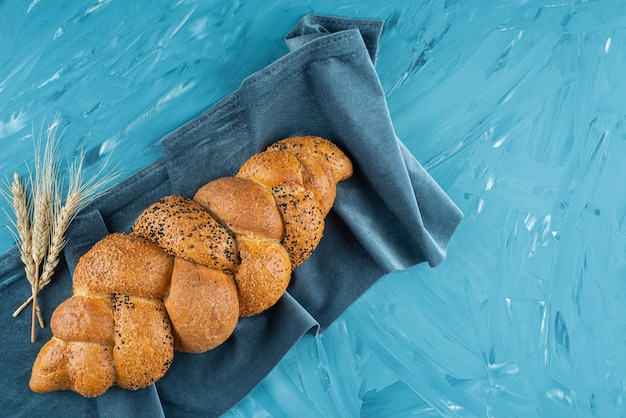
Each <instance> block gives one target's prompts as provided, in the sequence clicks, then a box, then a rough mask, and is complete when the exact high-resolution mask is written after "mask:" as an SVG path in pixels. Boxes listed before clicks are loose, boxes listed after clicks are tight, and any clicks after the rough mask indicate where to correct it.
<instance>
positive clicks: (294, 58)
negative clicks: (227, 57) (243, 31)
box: [0, 15, 462, 417]
mask: <svg viewBox="0 0 626 418" xmlns="http://www.w3.org/2000/svg"><path fill="white" fill-rule="evenodd" d="M382 28H383V22H382V21H374V20H365V19H349V18H340V17H332V16H320V15H307V16H305V17H303V18H302V20H301V21H300V22H299V23H298V24H297V25H296V26H295V27H294V28H293V30H291V31H290V32H289V33H288V34H287V36H286V37H285V41H286V43H287V45H288V47H289V49H290V52H289V53H288V54H287V55H285V56H284V57H282V58H280V59H278V60H277V61H275V62H274V63H272V64H270V65H268V66H267V67H265V68H264V69H262V70H260V71H258V72H257V73H254V74H252V75H250V76H249V77H248V78H246V79H245V80H243V82H242V83H241V86H240V88H239V89H237V90H236V91H234V92H233V93H232V94H230V95H229V96H227V97H225V98H224V99H223V100H221V101H220V102H218V103H217V104H215V105H214V106H212V107H210V108H209V109H208V110H206V111H205V112H204V113H202V114H201V115H199V116H198V117H196V118H194V119H193V120H191V121H190V122H188V123H186V124H185V125H183V126H181V127H180V128H178V129H177V130H175V131H173V132H172V133H170V134H168V135H167V136H166V137H164V138H163V140H162V145H163V158H161V159H160V160H158V161H156V162H155V163H153V164H151V165H149V166H148V167H146V168H145V169H143V170H141V171H140V172H138V173H137V174H135V175H133V176H132V177H130V178H129V179H127V180H125V181H123V182H122V183H120V184H119V185H117V186H116V187H115V188H114V189H113V191H112V192H111V193H109V194H107V195H106V196H104V197H103V198H100V199H98V200H97V201H96V202H95V203H94V204H93V205H92V206H91V207H90V208H89V210H86V211H84V212H83V214H81V215H80V216H79V217H78V218H77V219H76V221H75V222H74V223H73V224H72V226H71V229H70V231H69V232H68V245H67V246H66V249H65V251H64V253H65V260H66V263H65V264H62V265H61V266H60V267H59V270H60V271H59V274H58V276H57V278H56V279H55V281H54V282H53V283H52V284H51V285H49V287H47V288H46V290H45V291H44V292H42V294H41V301H40V303H41V305H42V306H43V307H44V308H45V309H46V310H52V309H53V308H54V307H55V306H57V305H58V304H59V303H60V302H62V301H63V300H64V299H66V298H67V297H69V296H70V295H71V279H70V276H71V275H70V272H72V271H73V269H74V266H75V265H76V262H77V261H78V259H79V257H80V256H81V255H82V254H83V253H84V252H85V251H87V250H88V249H89V248H90V247H91V246H92V245H93V244H94V243H96V242H97V241H98V240H100V239H101V238H103V237H104V236H105V235H106V234H108V233H110V232H114V231H122V232H127V231H128V230H129V229H130V226H131V224H132V222H133V221H134V220H135V219H136V217H137V216H138V215H139V214H140V213H141V212H142V211H143V210H144V209H145V208H146V207H147V206H149V205H150V204H151V203H153V202H154V201H156V200H157V199H159V198H160V197H162V196H165V195H168V194H182V195H187V196H191V195H193V193H194V192H195V191H196V190H197V189H198V188H199V187H200V186H202V185H203V184H205V183H207V182H208V181H211V180H213V179H216V178H219V177H224V176H231V175H234V174H235V173H236V172H237V170H238V168H239V166H240V165H241V164H242V163H243V162H244V161H245V160H246V159H248V158H249V157H250V156H251V155H253V154H254V153H256V152H259V151H261V150H263V149H264V148H265V147H267V146H268V145H269V144H271V143H272V142H274V141H276V140H278V139H281V138H285V137H289V136H293V135H318V136H322V137H325V138H328V139H330V140H332V141H333V142H335V143H336V144H337V145H338V146H339V147H340V148H341V149H342V150H344V151H345V152H346V154H347V155H348V156H349V157H350V158H351V159H352V161H353V164H354V169H355V170H354V176H353V177H352V178H351V179H349V180H347V181H344V182H342V183H340V184H339V185H338V190H337V199H336V202H335V206H334V208H333V210H332V211H331V212H330V214H329V215H328V217H327V218H326V226H325V230H324V237H323V238H322V241H321V242H320V245H319V247H318V248H317V250H316V251H315V252H314V253H313V255H312V256H311V257H310V258H309V259H308V260H307V261H306V262H305V263H304V264H303V265H301V266H300V267H298V268H297V269H296V270H295V272H294V274H293V278H292V281H291V283H290V285H289V288H288V290H287V293H286V294H285V295H284V297H283V298H282V299H281V300H280V301H279V302H278V303H277V304H276V306H274V307H273V308H272V309H270V310H269V311H267V312H265V313H263V314H261V315H257V316H254V317H251V318H243V319H241V320H240V322H239V324H238V325H237V328H236V330H235V332H234V334H233V336H232V337H231V338H230V339H229V340H228V341H227V342H226V343H224V344H223V345H221V346H219V347H218V348H216V349H214V350H212V351H210V352H207V353H203V354H185V353H176V356H175V358H174V362H173V365H172V367H171V368H170V370H169V371H168V373H167V374H166V375H165V377H164V378H162V379H161V380H160V381H159V382H157V383H156V384H155V385H153V386H151V387H149V388H146V389H142V390H139V391H125V390H121V389H118V388H112V389H111V390H109V391H108V392H107V393H106V394H104V395H103V396H101V397H99V398H96V399H84V398H82V397H80V396H79V395H77V394H75V393H72V392H57V393H53V394H48V395H38V394H34V393H32V392H30V391H29V389H28V379H29V376H30V368H31V366H32V362H33V361H34V359H35V357H36V355H37V352H38V350H39V348H40V347H41V345H43V343H44V342H45V341H47V340H48V339H49V337H50V330H49V327H48V328H46V329H45V330H43V332H40V334H39V342H38V343H36V344H30V343H28V342H26V341H25V339H24V335H23V334H24V332H25V331H24V330H26V329H28V322H29V321H30V318H29V315H21V316H20V317H18V318H17V319H14V318H11V317H10V313H11V312H12V309H14V308H13V307H14V306H15V305H16V304H19V303H20V302H21V301H22V300H25V299H26V298H27V297H28V293H29V289H28V286H27V285H26V281H25V279H24V277H23V270H22V266H21V264H20V261H19V254H18V252H17V250H16V249H15V248H14V249H12V250H10V251H9V252H7V253H6V254H4V255H2V256H0V272H1V273H2V275H1V277H2V279H1V280H2V281H1V282H0V292H2V300H3V302H4V303H3V304H2V306H1V307H0V311H1V315H2V320H0V333H1V334H2V335H3V336H5V338H4V341H5V344H4V347H3V350H1V351H0V353H1V354H0V356H1V359H2V363H3V364H4V365H5V367H6V369H5V374H4V375H5V376H7V377H8V376H11V377H8V379H5V383H4V385H3V388H2V389H3V390H2V395H0V408H1V410H3V411H19V412H20V413H22V412H23V415H29V416H39V415H47V416H55V415H57V414H59V415H60V414H63V415H66V414H67V413H68V411H72V413H71V415H76V416H101V417H108V416H111V417H113V416H150V417H156V416H172V417H179V416H180V417H182V416H190V417H191V416H205V417H206V416H218V415H220V414H222V413H224V412H225V411H227V410H228V409H229V408H231V407H232V406H234V405H235V404H236V403H237V402H238V401H239V400H240V399H242V398H243V397H244V396H246V395H247V394H248V393H249V392H250V391H251V390H252V389H253V388H254V387H255V386H256V385H258V383H259V382H260V381H261V380H262V379H263V378H264V377H265V376H266V375H267V374H268V373H269V372H270V371H271V370H272V368H273V367H274V366H275V365H276V364H277V363H278V362H279V361H280V360H281V358H282V357H283V356H284V355H285V354H286V352H287V351H288V350H289V349H290V348H291V347H292V346H293V345H294V344H295V343H296V342H297V341H298V340H299V339H300V338H301V336H302V335H303V334H304V333H306V332H314V333H317V332H321V331H323V330H324V329H325V328H326V327H328V326H329V325H330V324H331V323H332V322H333V321H334V320H335V319H336V318H337V317H338V316H340V315H341V314H342V313H343V311H344V310H345V309H346V308H347V307H348V306H349V305H350V304H351V303H353V302H354V301H355V300H356V299H357V298H358V297H359V296H360V295H361V294H363V292H365V291H366V290H367V289H368V288H369V287H370V286H371V285H372V284H373V283H374V282H376V280H378V279H379V278H380V277H381V276H382V275H384V274H386V273H389V272H391V271H393V270H397V269H404V268H408V267H410V266H412V265H415V264H418V263H421V262H428V263H429V264H430V265H431V266H435V265H437V264H439V263H440V262H441V261H443V259H444V258H445V256H446V249H447V244H448V241H449V239H450V237H451V235H452V233H453V231H454V229H455V228H456V226H457V225H458V223H459V222H460V220H461V217H462V214H461V212H460V211H459V210H458V208H457V207H456V206H455V205H454V203H453V202H452V201H451V200H450V199H449V198H448V196H447V195H446V194H445V193H444V192H443V191H442V190H441V188H440V187H439V186H438V185H437V184H436V183H435V181H434V180H433V179H432V178H431V177H430V175H429V174H428V173H427V172H426V171H425V170H424V169H423V168H422V166H421V165H420V164H419V163H418V162H417V161H416V160H415V158H414V157H413V156H412V155H411V153H410V152H409V151H408V150H407V149H406V148H405V147H404V145H403V144H402V143H401V142H400V141H399V140H398V138H397V137H396V135H395V132H394V129H393V125H392V122H391V119H390V116H389V112H388V109H387V105H386V101H385V97H384V92H383V90H382V87H381V85H380V81H379V79H378V76H377V74H376V71H375V67H374V65H375V59H376V55H377V51H378V41H379V38H380V35H381V32H382Z"/></svg>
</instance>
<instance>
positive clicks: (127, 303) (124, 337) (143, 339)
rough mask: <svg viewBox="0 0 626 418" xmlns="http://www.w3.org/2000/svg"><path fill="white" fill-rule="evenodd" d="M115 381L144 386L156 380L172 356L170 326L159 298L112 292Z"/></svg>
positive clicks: (163, 372)
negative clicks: (113, 297)
mask: <svg viewBox="0 0 626 418" xmlns="http://www.w3.org/2000/svg"><path fill="white" fill-rule="evenodd" d="M113 302H114V305H113V306H114V309H115V311H114V319H115V348H114V349H113V359H114V361H115V384H116V385H118V386H120V387H122V388H124V389H139V388H144V387H147V386H149V385H151V384H152V383H154V382H156V381H157V380H159V379H160V378H161V377H162V376H163V375H164V374H165V372H166V371H167V370H168V369H169V367H170V364H171V363H172V359H173V358H174V341H173V338H172V327H171V324H170V320H169V318H168V316H167V312H166V311H165V306H164V305H163V302H162V301H161V300H160V299H145V298H139V297H135V296H128V295H121V294H118V295H115V299H114V301H113Z"/></svg>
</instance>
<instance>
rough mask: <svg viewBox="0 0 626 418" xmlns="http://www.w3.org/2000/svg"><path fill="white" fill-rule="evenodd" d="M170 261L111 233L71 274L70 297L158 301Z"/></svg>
mask: <svg viewBox="0 0 626 418" xmlns="http://www.w3.org/2000/svg"><path fill="white" fill-rule="evenodd" d="M172 264H173V257H172V256H171V255H168V254H167V253H165V252H164V251H163V250H162V249H161V248H159V247H158V246H157V245H155V244H153V243H152V242H150V241H147V240H145V239H143V238H140V237H138V236H136V235H129V234H122V233H115V234H111V235H108V236H107V237H105V238H104V239H103V240H102V241H99V242H98V243H96V244H95V245H94V246H93V247H92V248H91V249H90V250H89V251H88V252H87V253H85V254H84V255H83V256H82V257H81V258H80V260H79V261H78V264H77V265H76V269H75V270H74V293H78V292H85V291H87V292H88V293H92V292H96V293H104V294H108V293H126V294H128V295H135V296H142V297H146V298H162V297H163V295H164V294H165V291H166V290H167V286H168V285H169V281H170V276H171V275H172Z"/></svg>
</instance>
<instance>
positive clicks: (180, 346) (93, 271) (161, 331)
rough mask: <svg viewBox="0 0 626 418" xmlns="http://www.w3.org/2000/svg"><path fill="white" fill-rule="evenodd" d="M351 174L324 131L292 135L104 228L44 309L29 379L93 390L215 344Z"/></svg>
mask: <svg viewBox="0 0 626 418" xmlns="http://www.w3.org/2000/svg"><path fill="white" fill-rule="evenodd" d="M351 174H352V164H351V162H350V160H349V159H348V158H347V157H346V156H345V154H344V153H343V152H342V151H340V150H339V148H337V147H336V145H334V144H333V143H332V142H330V141H328V140H326V139H323V138H320V137H313V136H306V137H293V138H288V139H284V140H281V141H278V142H276V143H274V144H273V145H271V146H270V147H268V149H266V150H265V151H263V152H261V153H259V154H256V155H254V156H252V157H251V158H250V159H249V160H248V161H246V162H245V163H244V164H243V165H242V166H241V168H240V170H239V172H238V173H237V175H236V176H235V177H224V178H221V179H217V180H214V181H212V182H210V183H208V184H206V185H204V186H203V187H201V188H200V189H199V190H198V191H197V193H196V194H195V196H194V197H193V199H189V198H186V197H183V196H167V197H164V198H163V199H161V200H159V201H158V202H156V203H154V204H153V205H151V206H150V207H149V208H147V209H146V210H145V211H144V212H143V213H142V214H141V215H140V216H139V217H138V218H137V220H136V221H135V223H134V224H133V226H132V228H131V233H130V234H123V233H114V234H111V235H109V236H107V237H106V238H104V239H103V240H102V241H100V242H98V243H96V244H95V245H94V246H93V247H92V249H91V250H89V251H88V252H87V253H86V254H85V255H83V257H81V259H80V260H79V262H78V264H77V266H76V269H75V272H74V283H73V296H72V297H70V298H69V299H67V300H66V301H64V302H63V303H61V304H60V305H59V306H58V307H57V309H56V310H55V312H54V313H53V315H52V320H51V328H52V332H53V337H52V338H51V339H50V341H48V342H47V343H46V344H45V345H44V346H43V347H42V349H41V351H40V352H39V355H38V356H37V359H36V360H35V363H34V365H33V371H32V375H31V380H30V387H31V389H32V390H33V391H35V392H39V393H47V392H52V391H56V390H68V389H69V390H73V391H75V392H78V393H80V394H81V395H83V396H86V397H93V396H98V395H100V394H102V393H104V392H106V391H107V390H108V388H109V387H111V386H112V385H114V384H115V385H117V386H120V387H122V388H125V389H137V388H142V387H146V386H148V385H150V384H151V383H153V382H155V381H156V380H158V379H160V378H161V377H162V376H163V375H164V374H165V373H166V372H167V370H168V369H169V366H170V364H171V362H172V360H173V355H174V354H173V353H174V350H178V351H186V352H196V353H197V352H203V351H207V350H210V349H213V348H215V347H217V346H218V345H220V344H222V343H223V342H224V341H225V340H226V339H228V337H229V336H230V335H231V334H232V332H233V331H234V329H235V326H236V324H237V322H238V318H239V317H240V316H250V315H256V314H258V313H260V312H263V311H264V310H266V309H268V308H269V307H271V306H273V305H274V304H275V303H276V302H277V301H278V299H279V298H280V297H281V296H282V294H283V293H284V292H285V290H286V288H287V285H288V284H289V280H290V278H291V272H292V269H293V268H295V267H297V266H298V265H300V264H301V263H302V262H304V261H305V260H306V258H308V256H309V255H310V254H311V252H312V251H313V250H314V249H315V248H316V246H317V244H318V243H319V241H320V239H321V237H322V232H323V228H324V217H325V216H326V214H327V213H328V211H329V210H330V208H331V207H332V204H333V201H334V198H335V193H336V183H337V182H339V181H341V180H345V179H347V178H349V177H350V176H351Z"/></svg>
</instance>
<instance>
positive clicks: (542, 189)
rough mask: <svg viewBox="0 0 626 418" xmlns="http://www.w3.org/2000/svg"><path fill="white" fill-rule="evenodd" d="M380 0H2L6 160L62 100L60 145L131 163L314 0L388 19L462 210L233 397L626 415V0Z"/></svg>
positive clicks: (258, 61)
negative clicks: (408, 264)
mask: <svg viewBox="0 0 626 418" xmlns="http://www.w3.org/2000/svg"><path fill="white" fill-rule="evenodd" d="M380 3H381V2H377V1H364V0H354V1H343V2H331V1H328V0H325V1H317V2H312V1H311V2H291V1H278V2H271V3H269V2H261V1H248V2H230V1H208V2H193V1H179V2H168V1H153V2H149V3H140V2H112V1H100V2H95V3H94V2H82V4H81V2H62V1H58V2H39V1H37V0H32V1H31V2H30V4H27V3H26V2H20V1H16V0H13V1H4V2H0V153H1V154H0V155H1V156H0V177H1V178H2V179H4V178H7V177H10V176H11V175H12V173H13V172H14V171H19V172H22V173H23V172H25V169H24V162H29V161H32V141H31V137H30V133H31V132H32V129H33V126H34V127H35V130H38V129H39V126H40V124H41V123H42V122H44V123H47V122H49V121H51V120H52V118H53V117H54V115H55V114H56V113H58V114H59V115H60V118H61V123H62V125H63V127H64V128H65V132H64V136H63V142H62V145H61V151H62V153H63V155H64V156H67V157H68V158H73V157H74V155H75V154H76V152H77V149H79V148H80V147H83V148H84V149H85V151H86V152H87V163H88V164H89V167H90V170H96V169H98V168H99V167H100V166H101V165H102V163H103V161H104V160H106V159H110V161H111V163H117V162H119V164H120V166H121V167H123V168H124V169H125V175H130V174H132V173H133V172H135V171H137V170H138V169H139V168H141V167H143V166H144V165H146V164H147V163H149V162H151V161H153V160H155V159H157V158H159V157H160V156H161V149H160V145H159V139H160V137H161V136H162V135H164V134H166V133H167V132H169V131H171V130H172V129H174V128H176V127H177V126H179V125H180V124H182V123H183V122H185V121H187V120H189V119H190V118H192V117H193V116H195V115H197V114H198V113H199V112H200V111H202V110H203V109H205V108H206V107H208V106H210V105H211V104H213V103H214V102H216V101H217V100H219V99H220V98H222V97H223V96H225V95H226V94H228V93H230V92H231V91H232V90H234V89H235V88H236V87H237V86H238V85H239V83H240V81H241V80H242V79H243V78H244V77H246V76H247V75H249V74H250V73H252V72H254V71H256V70H258V69H260V68H262V67H264V66H265V65H266V64H268V63H270V62H272V61H273V60H274V59H276V58H278V57H280V56H282V55H283V54H285V53H286V52H287V49H286V47H285V46H284V44H283V43H282V37H283V36H284V35H285V34H286V33H287V31H288V30H289V29H290V28H291V27H292V26H293V25H294V24H295V23H296V21H297V20H298V19H299V18H300V17H301V16H302V15H304V14H306V13H311V12H315V13H323V14H335V15H343V16H349V17H367V18H380V19H384V20H385V21H386V24H385V31H384V34H383V37H382V39H381V46H380V48H381V51H380V56H379V59H378V64H377V70H378V73H379V75H380V78H381V82H382V84H383V87H384V89H385V91H386V94H387V98H388V103H389V109H390V113H391V116H392V118H393V121H394V124H395V127H396V130H397V133H398V136H399V137H400V138H401V139H402V140H403V141H404V142H405V144H406V145H407V146H408V148H409V149H410V150H411V151H412V152H413V153H414V154H415V156H416V157H417V158H418V160H419V161H421V162H422V164H423V165H424V166H425V167H426V168H427V169H428V170H429V171H430V173H431V174H432V175H433V176H434V177H435V179H436V180H437V181H438V182H439V183H440V184H441V186H442V187H443V188H444V189H445V190H446V191H447V192H448V193H449V194H450V196H451V197H452V198H453V200H454V201H455V202H456V203H457V205H459V206H460V207H461V209H462V210H463V212H464V213H465V219H464V221H463V223H462V224H461V226H460V227H459V230H458V231H457V233H456V234H455V236H454V238H453V242H452V244H451V248H450V253H449V257H448V260H446V261H445V262H444V263H443V264H442V265H441V266H439V267H437V268H435V269H430V268H428V267H427V266H418V267H416V268H414V269H411V270H409V271H403V272H397V273H394V274H391V275H389V276H387V277H385V278H383V279H382V280H381V281H380V282H379V283H378V284H377V285H375V286H374V287H373V288H372V289H371V290H370V291H369V292H368V293H366V294H365V295H364V296H363V297H362V298H361V299H360V300H359V301H358V302H357V303H355V304H354V305H353V306H352V307H351V308H350V309H349V310H348V311H347V312H346V313H345V314H344V315H343V316H342V317H341V318H340V319H339V320H338V321H337V322H336V323H335V324H334V325H333V326H332V327H331V328H330V329H328V331H327V332H325V333H324V334H323V335H322V336H321V337H318V338H315V337H312V336H306V337H305V338H304V339H303V340H302V341H301V342H300V343H299V344H297V345H296V346H295V347H294V348H293V349H292V350H291V351H290V352H289V353H288V355H287V356H286V357H285V359H284V360H283V361H282V362H281V363H280V364H279V365H278V367H277V368H276V369H275V370H274V371H273V372H272V374H270V375H269V376H268V378H267V379H266V380H265V381H264V382H263V383H262V384H261V385H260V386H259V387H258V388H257V389H256V390H255V391H254V392H253V393H251V394H250V395H249V396H248V397H247V398H246V399H244V400H243V401H242V402H241V403H240V404H239V405H238V406H237V407H235V408H234V409H233V410H232V411H230V412H229V413H228V414H227V416H231V417H240V416H241V417H244V416H245V417H250V416H255V417H264V416H280V415H285V416H294V414H295V412H296V411H297V412H298V416H306V413H305V412H304V411H306V412H309V415H310V416H328V417H330V416H332V417H335V416H363V417H378V416H419V417H427V416H464V417H466V416H494V417H501V416H550V417H558V416H579V417H590V416H597V417H618V416H626V413H625V412H624V410H625V406H624V401H625V399H624V398H625V396H626V355H625V352H626V322H625V320H624V318H625V317H626V315H625V314H626V187H624V184H626V181H625V180H626V179H625V177H626V170H624V167H623V163H622V159H623V156H624V155H626V126H625V122H626V78H625V77H624V62H626V4H625V3H624V2H622V1H620V0H614V1H608V0H604V1H562V2H559V1H557V2H549V1H547V0H541V1H539V0H527V1H507V2H504V1H494V2H492V1H477V0H474V1H453V0H450V1H443V0H432V1H422V0H414V1H389V2H387V3H386V4H387V6H381V5H380ZM2 207H3V208H4V207H6V205H5V203H4V202H2ZM2 223H5V221H4V219H3V220H2ZM0 234H1V235H0V251H4V250H6V249H8V248H9V247H10V246H11V245H12V240H11V236H10V234H9V233H8V231H7V230H6V228H4V227H3V228H2V230H1V231H0ZM2 320H10V318H3V319H2ZM233 378H236V377H233Z"/></svg>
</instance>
